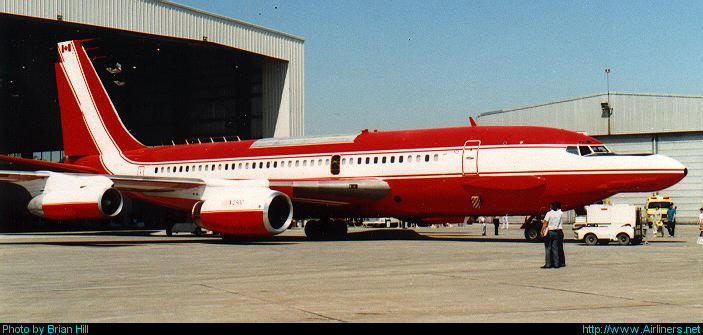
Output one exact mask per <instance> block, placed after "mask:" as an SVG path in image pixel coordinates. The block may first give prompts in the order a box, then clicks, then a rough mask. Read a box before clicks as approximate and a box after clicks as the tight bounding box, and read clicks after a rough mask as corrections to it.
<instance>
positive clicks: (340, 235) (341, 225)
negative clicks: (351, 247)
mask: <svg viewBox="0 0 703 335" xmlns="http://www.w3.org/2000/svg"><path fill="white" fill-rule="evenodd" d="M330 228H331V229H330V230H331V231H332V234H330V235H331V236H330V237H331V238H332V239H333V240H343V239H345V238H346V237H347V232H348V230H347V222H346V221H344V220H336V221H334V222H332V224H331V226H330Z"/></svg>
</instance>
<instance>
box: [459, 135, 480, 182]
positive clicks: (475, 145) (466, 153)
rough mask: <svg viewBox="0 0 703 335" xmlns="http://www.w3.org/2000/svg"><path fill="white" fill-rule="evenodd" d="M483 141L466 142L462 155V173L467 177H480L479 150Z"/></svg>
mask: <svg viewBox="0 0 703 335" xmlns="http://www.w3.org/2000/svg"><path fill="white" fill-rule="evenodd" d="M480 147H481V141H479V140H468V141H466V142H464V150H463V152H462V155H461V171H462V173H463V174H464V175H465V176H466V175H478V150H479V148H480Z"/></svg>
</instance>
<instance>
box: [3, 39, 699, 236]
mask: <svg viewBox="0 0 703 335" xmlns="http://www.w3.org/2000/svg"><path fill="white" fill-rule="evenodd" d="M84 43H85V41H80V40H76V41H67V42H62V43H59V44H58V53H59V61H58V62H57V63H56V64H55V69H56V83H57V88H58V95H59V104H60V109H61V123H62V129H63V142H64V152H65V155H66V156H67V157H66V159H65V161H64V163H51V162H44V161H36V160H30V159H23V158H17V157H8V156H2V157H0V158H1V159H3V160H7V161H13V162H17V163H22V164H29V165H33V166H38V167H44V168H46V169H52V170H54V171H56V170H58V171H63V172H49V171H37V172H17V171H0V180H4V181H9V182H12V183H15V184H18V185H21V186H23V187H24V188H26V189H27V190H28V191H29V192H30V194H31V196H32V197H33V199H32V200H31V201H30V203H29V205H28V208H29V210H30V211H31V212H32V213H33V214H35V215H38V216H41V217H45V218H48V219H61V220H67V219H92V218H109V217H113V216H115V215H118V214H119V213H120V211H121V208H122V199H123V198H122V197H123V196H126V197H133V198H138V199H142V200H145V201H149V202H152V203H156V204H160V205H163V206H168V207H172V208H178V209H181V210H184V211H188V212H190V213H192V217H193V220H194V222H195V223H196V224H197V225H199V226H201V227H203V228H206V229H209V230H213V231H217V232H219V233H221V234H222V235H223V236H252V235H254V236H262V235H264V236H265V235H275V234H279V233H281V232H283V231H285V230H286V229H287V228H288V226H289V224H290V223H291V220H292V218H293V217H294V213H295V217H316V218H320V219H321V220H319V221H312V222H310V223H309V224H308V225H307V227H306V234H308V236H309V237H312V238H321V237H324V236H337V237H340V236H343V235H344V234H345V233H346V225H345V224H339V223H336V221H334V220H330V219H331V218H346V217H383V216H390V217H397V218H400V219H403V220H407V221H416V222H419V221H427V222H431V221H433V220H437V219H438V218H448V217H457V216H476V215H505V214H510V215H540V214H543V213H545V212H546V211H547V209H548V207H549V204H550V203H551V202H553V201H560V202H561V204H562V208H565V209H572V208H577V207H581V206H583V205H586V204H590V203H593V202H595V201H598V200H601V199H604V198H607V197H609V196H612V195H613V194H616V193H619V192H644V191H655V190H660V189H663V188H667V187H669V186H671V185H674V184H676V183H677V182H678V181H680V180H681V179H682V178H684V176H686V173H687V169H686V168H685V167H684V166H683V165H682V164H681V163H679V162H678V161H676V160H674V159H671V158H669V157H666V156H662V155H618V154H614V153H612V152H610V151H609V150H608V149H607V148H606V147H605V146H604V145H603V144H602V143H601V142H599V141H598V140H596V139H594V138H591V137H589V136H586V135H583V134H580V133H577V132H572V131H566V130H561V129H554V128H544V127H512V126H500V127H498V126H477V125H476V124H475V123H474V122H473V119H472V120H471V121H472V122H471V123H472V125H471V126H467V127H455V128H441V129H419V130H403V131H368V130H363V131H362V132H361V133H358V134H354V135H346V136H325V137H302V138H271V139H261V140H246V141H234V142H218V143H202V144H201V143H198V144H185V145H173V146H161V147H147V146H144V145H143V144H141V143H140V142H139V141H138V140H137V139H135V138H134V137H133V136H132V135H131V134H130V133H129V131H127V129H126V128H125V126H124V124H123V123H122V122H121V121H120V118H119V115H118V114H117V111H116V110H115V108H114V106H113V104H112V102H111V100H110V98H109V97H108V94H107V92H106V91H105V88H104V86H103V84H102V82H101V81H100V79H99V77H98V74H97V72H96V70H95V67H94V66H93V64H92V62H91V60H90V58H89V57H88V54H87V53H86V48H85V47H84V45H83V44H84Z"/></svg>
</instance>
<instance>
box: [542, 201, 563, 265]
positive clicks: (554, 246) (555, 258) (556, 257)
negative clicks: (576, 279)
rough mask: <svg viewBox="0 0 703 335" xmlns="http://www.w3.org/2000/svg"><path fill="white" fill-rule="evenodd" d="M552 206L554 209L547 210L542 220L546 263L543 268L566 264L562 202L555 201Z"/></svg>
mask: <svg viewBox="0 0 703 335" xmlns="http://www.w3.org/2000/svg"><path fill="white" fill-rule="evenodd" d="M551 207H552V210H551V211H549V212H547V214H546V215H545V216H544V220H543V221H542V237H544V239H545V242H544V252H545V257H544V259H545V262H544V263H545V264H544V266H542V268H543V269H548V268H559V267H562V266H566V259H565V258H564V232H563V230H562V228H563V227H562V219H561V216H562V213H563V212H562V211H561V204H560V203H559V202H557V201H555V202H553V203H552V205H551Z"/></svg>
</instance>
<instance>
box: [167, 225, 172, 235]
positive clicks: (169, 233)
mask: <svg viewBox="0 0 703 335" xmlns="http://www.w3.org/2000/svg"><path fill="white" fill-rule="evenodd" d="M171 235H173V226H168V227H166V236H171Z"/></svg>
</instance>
